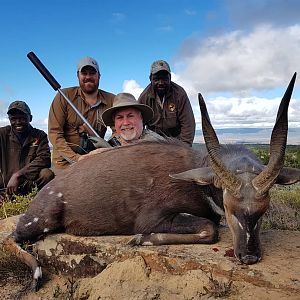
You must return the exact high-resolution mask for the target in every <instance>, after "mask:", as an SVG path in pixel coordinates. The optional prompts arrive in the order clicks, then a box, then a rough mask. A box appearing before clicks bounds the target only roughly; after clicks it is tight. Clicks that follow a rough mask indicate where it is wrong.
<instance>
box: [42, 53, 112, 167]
mask: <svg viewBox="0 0 300 300" xmlns="http://www.w3.org/2000/svg"><path fill="white" fill-rule="evenodd" d="M100 77H101V73H100V68H99V65H98V63H97V61H96V60H95V59H94V58H92V57H84V58H82V59H81V60H80V61H79V63H78V65H77V78H78V81H79V86H75V87H69V88H65V89H63V90H62V91H63V93H64V94H65V95H66V96H67V97H68V98H69V99H70V101H72V103H73V104H74V105H75V107H76V108H77V109H78V110H79V111H80V112H81V114H82V115H83V116H84V117H85V118H86V119H87V120H88V122H89V124H90V125H91V126H92V127H93V128H94V129H95V131H96V132H97V133H98V134H99V136H101V137H102V138H103V137H104V135H105V133H106V126H105V125H104V124H103V122H102V120H101V115H102V112H103V111H104V110H105V109H107V108H109V107H111V106H112V103H113V98H114V96H115V95H114V94H112V93H109V92H106V91H104V90H102V89H99V82H100ZM48 133H49V139H50V142H51V143H52V145H53V154H52V159H53V163H54V166H55V168H56V169H63V168H66V167H67V166H69V165H70V164H71V163H72V162H75V161H78V160H79V158H80V157H81V156H82V155H85V154H87V153H88V152H90V151H92V150H94V149H95V148H94V145H93V143H92V142H91V141H90V140H89V139H88V137H89V136H91V135H93V133H92V132H90V129H89V128H88V126H86V125H85V124H84V123H83V121H82V120H81V118H80V117H79V116H78V115H77V114H76V112H75V111H74V110H73V109H72V108H71V107H70V105H69V104H68V103H67V101H66V100H65V99H64V98H63V97H62V96H61V94H60V93H57V95H56V96H55V98H54V100H53V102H52V105H51V108H50V111H49V118H48Z"/></svg>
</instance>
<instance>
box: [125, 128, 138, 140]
mask: <svg viewBox="0 0 300 300" xmlns="http://www.w3.org/2000/svg"><path fill="white" fill-rule="evenodd" d="M122 129H123V130H122ZM120 136H121V137H122V139H124V140H125V141H132V140H137V139H138V138H139V132H138V130H137V128H135V127H133V126H122V128H121V132H120Z"/></svg>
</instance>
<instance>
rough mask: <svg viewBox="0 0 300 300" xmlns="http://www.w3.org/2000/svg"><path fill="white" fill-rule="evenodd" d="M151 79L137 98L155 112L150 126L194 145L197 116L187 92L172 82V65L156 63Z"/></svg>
mask: <svg viewBox="0 0 300 300" xmlns="http://www.w3.org/2000/svg"><path fill="white" fill-rule="evenodd" d="M149 78H150V81H151V83H150V84H149V85H148V86H147V87H146V88H145V89H144V91H143V92H142V93H141V95H140V97H139V99H138V101H139V103H143V104H147V105H149V106H150V107H151V108H152V109H153V111H154V117H153V118H152V119H151V120H150V121H149V122H148V123H147V126H148V128H149V129H151V130H152V131H155V132H157V133H158V134H160V135H162V136H169V137H174V138H178V139H179V140H181V141H183V142H185V143H187V144H189V145H190V146H191V145H192V144H193V140H194V136H195V127H196V124H195V118H194V113H193V110H192V107H191V104H190V101H189V99H188V96H187V94H186V92H185V90H184V89H183V88H182V87H181V86H179V85H178V84H176V83H174V82H173V81H171V69H170V66H169V64H168V63H167V62H166V61H164V60H157V61H155V62H153V64H152V65H151V68H150V77H149Z"/></svg>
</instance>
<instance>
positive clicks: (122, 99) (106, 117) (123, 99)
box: [102, 93, 154, 126]
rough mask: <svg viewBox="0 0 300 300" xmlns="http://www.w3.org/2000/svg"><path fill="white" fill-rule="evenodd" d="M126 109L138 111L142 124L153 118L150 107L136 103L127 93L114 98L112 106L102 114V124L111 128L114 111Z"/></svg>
mask: <svg viewBox="0 0 300 300" xmlns="http://www.w3.org/2000/svg"><path fill="white" fill-rule="evenodd" d="M127 107H133V108H136V109H138V110H139V111H140V112H141V113H142V116H143V122H144V124H145V123H147V122H148V121H150V120H151V119H152V118H153V114H154V113H153V110H152V108H151V107H150V106H148V105H145V104H141V103H138V102H137V100H136V99H135V98H134V96H133V95H131V94H129V93H120V94H117V95H116V96H115V98H114V102H113V106H112V107H110V108H108V109H106V110H105V111H104V112H103V113H102V120H103V122H104V124H105V125H106V126H113V125H114V124H115V122H114V119H113V116H114V114H115V113H116V111H117V110H119V109H121V108H127Z"/></svg>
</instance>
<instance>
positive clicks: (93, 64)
mask: <svg viewBox="0 0 300 300" xmlns="http://www.w3.org/2000/svg"><path fill="white" fill-rule="evenodd" d="M86 66H91V67H93V68H94V69H95V70H96V71H97V72H98V73H99V74H100V70H99V65H98V63H97V61H96V60H95V59H93V58H92V57H89V56H87V57H84V58H82V59H81V60H80V62H79V63H78V65H77V71H79V72H80V71H81V70H82V68H84V67H86Z"/></svg>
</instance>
